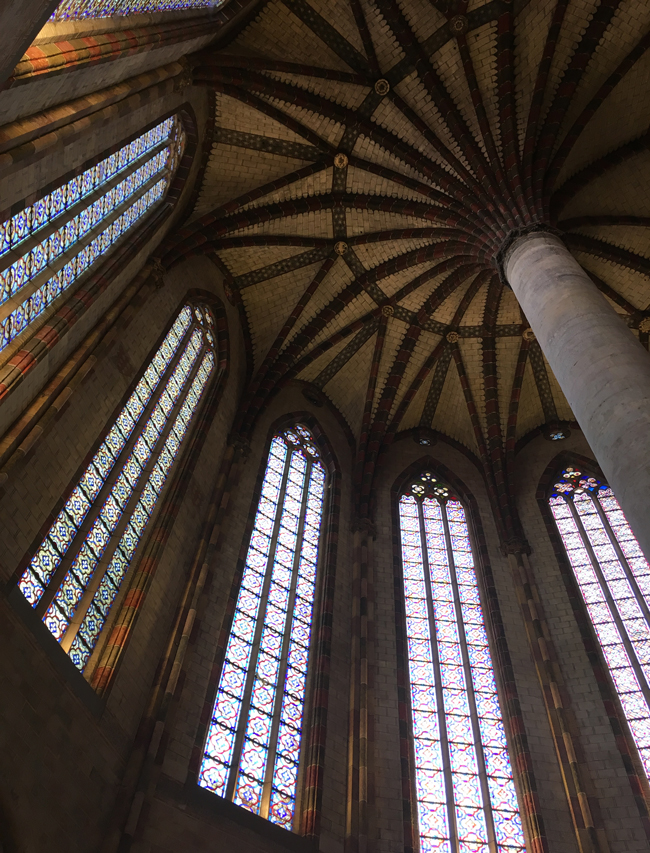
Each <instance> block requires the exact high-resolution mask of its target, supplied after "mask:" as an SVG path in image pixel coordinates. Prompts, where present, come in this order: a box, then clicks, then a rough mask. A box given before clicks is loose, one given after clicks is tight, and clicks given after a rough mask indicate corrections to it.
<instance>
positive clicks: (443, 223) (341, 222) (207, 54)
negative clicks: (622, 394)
mask: <svg viewBox="0 0 650 853" xmlns="http://www.w3.org/2000/svg"><path fill="white" fill-rule="evenodd" d="M556 8H559V9H561V8H562V6H558V2H557V0H516V2H514V3H513V4H512V6H511V7H510V6H509V4H507V3H505V2H502V0H489V2H488V0H471V2H469V3H467V4H462V3H461V4H456V3H445V2H435V3H430V2H429V0H408V2H407V0H334V2H326V0H283V2H280V0H269V2H268V3H267V4H266V5H265V6H264V9H263V11H262V12H261V13H260V14H258V16H257V18H256V19H255V20H254V21H253V22H252V23H250V24H249V25H248V26H247V27H245V29H244V30H243V31H242V32H241V33H240V34H239V35H238V36H237V37H236V38H235V39H234V41H233V42H231V43H230V45H229V46H228V48H227V49H226V50H222V51H219V50H218V49H217V48H214V49H212V48H210V49H208V50H206V51H204V52H202V53H200V54H196V55H195V56H196V60H195V64H194V65H193V66H192V73H193V74H194V75H195V83H196V85H202V86H207V87H211V89H212V90H213V91H215V92H216V93H217V94H216V99H217V100H216V121H215V127H214V132H213V137H212V144H213V148H212V151H211V156H210V158H209V162H208V165H207V168H206V172H205V176H204V178H203V185H202V188H201V192H200V195H199V200H198V203H197V206H196V211H195V215H194V217H193V218H192V220H191V221H190V222H189V225H187V226H186V227H185V228H184V229H183V230H182V232H181V236H180V237H179V238H178V241H177V243H175V244H174V245H173V246H172V247H171V248H170V249H169V250H168V255H169V257H170V258H171V259H172V262H175V261H176V260H178V259H179V258H180V257H182V256H186V255H192V254H195V253H196V254H201V253H216V254H217V255H218V257H219V258H220V259H221V262H222V264H223V265H224V266H225V269H226V271H229V272H230V274H231V277H232V280H231V281H229V282H228V286H229V288H231V290H232V291H233V294H232V301H233V302H234V301H236V299H237V298H238V297H237V293H239V298H241V300H242V302H243V305H244V307H245V310H246V313H247V317H248V322H249V326H250V335H251V341H252V345H253V349H254V354H255V358H256V370H257V369H258V367H259V364H260V362H261V361H262V360H263V359H264V357H265V356H266V355H267V352H268V354H269V360H268V369H269V370H270V371H272V374H273V375H274V376H276V377H280V379H279V380H278V381H280V382H282V381H285V379H283V378H282V377H285V378H286V379H290V378H291V377H292V376H299V377H300V378H301V379H304V380H305V381H309V382H312V383H314V384H315V385H316V387H319V388H324V390H325V393H326V394H327V395H328V397H329V398H330V400H331V402H332V404H333V405H334V406H335V407H337V408H338V409H339V411H340V412H341V414H342V415H343V417H345V419H346V420H347V421H348V423H349V424H350V427H351V429H352V431H353V434H354V435H355V437H356V439H357V440H360V439H361V417H362V412H363V405H364V400H365V397H366V393H367V388H368V381H369V376H370V375H371V367H372V359H373V354H374V353H375V341H376V340H378V342H379V343H380V344H381V343H382V340H383V345H382V349H381V358H380V361H379V363H378V365H375V367H377V366H378V373H377V382H376V387H375V389H374V393H373V398H372V411H373V415H372V418H373V419H374V420H373V423H372V424H371V434H372V446H373V447H374V448H377V447H378V446H382V443H383V442H387V441H389V440H390V436H391V435H392V434H393V429H395V430H397V431H399V430H403V429H408V428H411V427H415V426H417V425H418V424H419V423H420V420H421V419H423V422H426V421H428V422H429V423H432V424H433V426H434V428H435V429H438V430H440V431H441V432H443V433H445V434H446V435H448V436H450V437H451V438H454V439H455V440H457V441H459V442H461V443H463V444H464V445H466V446H467V447H468V448H470V449H471V450H472V451H473V452H474V453H476V454H477V456H480V458H481V460H482V462H481V464H482V465H484V467H485V468H486V471H485V474H486V478H487V479H488V481H490V478H492V482H496V478H497V477H498V476H500V475H499V470H501V471H503V469H504V467H505V458H506V456H505V454H506V446H505V441H506V428H507V426H508V415H509V410H510V400H511V397H512V391H513V382H514V381H515V377H517V379H516V382H517V387H518V383H519V379H520V378H521V379H522V385H521V396H520V402H519V406H518V409H517V407H516V406H515V407H514V409H513V413H514V410H515V409H516V410H517V416H516V425H515V426H514V427H512V426H511V428H514V429H515V433H516V437H517V438H521V437H522V436H524V435H525V434H527V433H528V432H530V430H531V429H534V428H536V427H538V426H541V425H542V424H544V423H547V424H553V423H555V422H557V420H558V419H559V420H568V421H570V420H572V419H573V417H572V415H571V412H570V411H569V409H568V406H567V404H566V400H565V399H564V397H563V396H562V394H561V392H560V390H559V388H558V387H557V383H556V381H555V379H554V378H553V376H552V374H551V373H550V370H549V367H548V365H547V364H546V363H545V361H544V358H543V356H542V354H541V350H540V348H539V345H538V344H537V342H536V341H535V340H531V341H526V344H525V346H524V349H523V350H522V331H523V330H522V323H523V322H524V321H523V319H522V317H521V311H520V309H519V306H518V304H517V301H516V299H515V297H514V294H513V293H512V291H511V290H510V289H509V288H507V287H504V286H503V285H502V284H501V278H500V275H501V273H502V271H501V270H500V269H499V257H500V256H499V252H500V251H501V250H503V249H504V245H505V241H507V240H509V239H512V238H513V237H514V236H515V234H517V233H518V229H521V228H523V229H524V230H528V229H538V228H549V229H552V230H553V231H554V232H555V233H558V232H559V233H560V234H561V235H562V236H563V238H564V240H565V242H566V245H567V247H568V249H569V250H570V251H571V252H573V253H574V255H575V257H576V258H577V260H578V261H579V262H580V263H582V264H583V266H584V267H585V269H587V270H588V271H589V272H590V273H591V275H592V277H593V280H594V282H595V283H596V286H598V287H599V288H600V289H601V291H602V292H603V293H604V295H605V298H606V299H607V300H608V301H609V302H610V304H611V305H612V306H613V307H614V310H615V311H617V313H618V314H619V315H621V317H622V319H623V321H624V322H625V323H627V324H628V326H629V327H630V328H631V330H632V333H634V334H636V333H637V331H636V330H637V327H638V324H639V322H640V321H641V320H642V319H644V317H645V316H646V315H647V316H650V249H648V230H649V228H650V136H646V135H645V134H647V132H648V115H650V111H649V109H648V108H649V107H650V6H649V5H648V3H647V0H620V2H618V3H617V2H615V0H611V2H610V0H567V3H566V11H565V13H564V16H563V17H562V16H561V15H560V16H558V17H557V19H556V24H557V27H556V29H557V33H556V36H557V37H554V38H549V33H550V23H551V20H552V18H553V12H554V10H555V9H556ZM510 9H511V12H512V14H510V11H509V10H510ZM459 14H460V17H456V20H455V21H454V22H453V26H452V23H451V18H452V17H453V16H458V15H459ZM363 18H365V21H366V25H364V24H363V22H362V19H363ZM497 27H498V36H497ZM545 55H546V56H547V57H548V67H546V66H545V65H544V64H543V63H542V58H543V56H545ZM383 80H386V81H387V82H388V86H386V85H385V84H384V83H383ZM533 95H535V96H534V97H533ZM341 155H345V156H341ZM226 203H227V204H226ZM387 302H388V304H387ZM391 311H392V313H391ZM285 325H286V330H285V332H283V336H284V337H283V340H281V341H278V344H277V347H275V348H272V349H271V350H270V351H269V347H272V344H273V341H274V339H275V338H276V336H277V334H278V331H279V330H280V329H282V328H284V327H285ZM452 325H453V326H455V327H457V331H456V329H455V328H452V329H450V326H452ZM384 328H385V338H382V331H380V332H379V338H377V334H378V330H383V329H384ZM457 334H458V335H459V340H458V341H456V339H455V338H456V335H457ZM644 339H645V336H643V337H642V338H641V340H642V342H643V341H644ZM440 342H442V346H440V349H438V345H439V344H440ZM520 355H521V360H520ZM524 356H525V357H526V367H525V370H524V371H523V376H520V375H519V374H517V373H516V371H517V366H518V365H519V366H520V368H521V370H523V366H524ZM311 359H313V361H312V360H311ZM424 365H426V366H427V371H428V372H427V374H426V377H425V378H424V379H423V378H422V376H421V375H420V373H419V371H420V370H421V369H422V368H423V366H424ZM264 369H265V370H266V366H265V368H264ZM459 370H460V373H461V375H462V383H461V381H460V379H459ZM434 376H435V382H434ZM493 377H496V394H497V399H498V408H499V416H500V426H501V433H502V435H501V443H499V435H498V430H497V431H494V430H492V431H491V432H490V433H489V434H488V431H487V416H486V399H487V400H488V401H492V400H494V393H495V389H494V385H493ZM263 379H264V376H263V375H261V376H256V377H254V378H253V383H255V382H257V383H258V384H257V385H255V388H256V389H257V390H256V391H255V392H254V393H252V394H249V395H247V396H246V400H247V402H246V403H245V404H243V406H244V409H243V411H242V413H241V415H240V421H241V429H242V430H243V431H244V432H246V430H252V428H253V425H254V423H255V422H256V418H257V416H258V415H259V412H260V411H261V410H262V409H263V407H264V406H265V405H266V404H267V402H268V399H270V397H269V394H270V391H269V390H266V389H270V388H271V383H265V382H264V381H263ZM416 379H417V381H416ZM258 380H259V381H258ZM414 382H415V384H414ZM387 383H388V384H387ZM418 383H421V384H418ZM405 395H406V396H405ZM516 396H517V395H515V398H516ZM468 398H469V399H468ZM249 401H252V402H249ZM468 402H469V409H468ZM407 403H408V405H406V404H407ZM402 404H403V405H402ZM474 407H475V409H474ZM378 412H379V413H380V415H381V417H378V418H377V417H376V416H377V413H378ZM470 412H471V415H470ZM387 413H390V416H391V418H394V419H395V420H394V422H393V424H392V426H391V425H390V424H389V422H388V420H387V419H386V415H387ZM472 417H473V418H474V422H472ZM475 430H477V432H475ZM360 452H361V453H362V455H363V446H362V447H361V450H360ZM371 455H372V454H370V456H369V457H368V459H367V460H365V461H364V462H363V464H364V465H365V464H368V465H370V466H372V465H373V464H374V463H373V462H372V460H371V458H370V457H371ZM492 469H493V470H492ZM366 473H367V472H366ZM364 478H365V479H364V482H366V481H367V482H372V475H369V479H368V477H366V474H364Z"/></svg>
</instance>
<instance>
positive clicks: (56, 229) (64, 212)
mask: <svg viewBox="0 0 650 853" xmlns="http://www.w3.org/2000/svg"><path fill="white" fill-rule="evenodd" d="M184 145H185V133H184V131H183V127H182V124H181V122H180V120H179V119H178V118H177V117H176V116H174V117H172V118H168V119H165V121H162V122H160V124H158V125H157V126H156V127H153V128H151V130H148V131H147V132H146V133H143V134H142V135H141V136H139V137H138V138H137V139H134V140H133V141H132V142H129V143H128V144H127V145H124V146H123V147H122V148H120V150H119V151H116V152H115V153H114V154H111V155H110V156H108V157H106V158H104V159H103V160H101V161H100V162H99V163H97V165H95V166H91V167H90V168H89V169H86V170H85V171H83V172H82V173H81V174H79V175H77V176H76V177H74V178H72V180H70V181H68V182H67V183H64V184H61V185H60V186H58V187H57V188H56V189H54V190H52V192H50V193H48V194H47V195H45V196H43V198H41V199H39V201H36V202H34V204H32V205H29V206H28V207H25V208H23V209H22V210H20V211H19V212H18V213H16V214H15V215H14V216H12V217H11V218H9V219H6V220H5V221H4V222H1V223H0V351H1V350H3V349H4V348H5V347H7V346H8V345H9V344H10V343H11V342H12V341H13V340H14V339H15V338H16V337H17V336H18V335H19V334H20V333H21V332H22V331H24V330H25V329H26V328H27V327H28V326H29V325H30V323H33V322H34V321H35V320H36V319H37V317H39V316H40V315H41V314H42V313H43V311H45V309H46V308H47V307H48V306H49V305H51V304H52V302H54V300H55V299H56V298H57V297H58V296H60V295H61V294H62V293H63V292H64V291H66V290H67V289H68V288H69V287H70V286H71V285H73V284H74V283H75V282H77V281H78V280H79V277H80V276H81V275H83V273H85V272H86V271H87V270H89V269H90V268H91V267H92V266H93V265H94V264H95V263H96V262H97V261H98V260H99V259H100V258H101V257H102V256H103V255H105V254H106V252H108V251H109V249H111V248H112V247H113V246H114V245H115V244H116V242H117V241H118V240H122V239H123V238H124V237H125V235H126V234H127V232H129V231H130V230H132V228H133V226H134V225H135V224H136V223H137V222H139V221H140V220H141V219H142V217H144V216H145V215H146V214H147V213H148V212H149V211H151V210H152V209H153V208H154V207H155V206H157V205H158V204H160V202H161V200H162V199H163V197H164V196H165V194H166V192H167V189H168V188H169V185H170V182H171V178H172V176H173V174H174V172H175V170H176V167H177V165H178V162H179V160H180V158H181V156H182V154H183V148H184Z"/></svg>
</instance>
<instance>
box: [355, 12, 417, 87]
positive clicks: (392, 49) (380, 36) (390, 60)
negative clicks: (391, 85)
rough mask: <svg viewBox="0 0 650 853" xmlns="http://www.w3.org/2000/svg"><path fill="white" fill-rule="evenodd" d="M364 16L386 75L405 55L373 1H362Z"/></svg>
mask: <svg viewBox="0 0 650 853" xmlns="http://www.w3.org/2000/svg"><path fill="white" fill-rule="evenodd" d="M361 7H362V9H363V14H364V17H365V19H366V22H367V24H368V30H369V31H370V37H371V39H372V43H373V47H374V50H375V54H376V56H377V62H378V64H379V67H380V69H381V70H382V71H383V72H384V74H385V73H387V72H388V71H390V69H391V68H393V67H394V66H395V65H397V63H398V62H401V61H402V60H403V59H404V58H405V55H406V54H405V53H404V51H403V50H402V48H401V47H400V46H399V43H398V41H397V39H396V38H395V35H394V33H393V32H392V30H391V28H390V26H389V24H388V22H387V20H386V18H385V17H384V15H382V13H381V12H380V10H379V8H378V6H377V4H376V3H373V2H372V0H361Z"/></svg>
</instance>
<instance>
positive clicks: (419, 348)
mask: <svg viewBox="0 0 650 853" xmlns="http://www.w3.org/2000/svg"><path fill="white" fill-rule="evenodd" d="M439 341H440V335H434V334H432V333H431V332H422V333H421V334H420V337H419V338H418V340H417V341H416V343H415V346H414V347H413V352H412V353H411V357H410V359H409V361H408V363H407V365H406V369H405V370H404V373H403V375H402V379H401V382H400V385H399V389H398V391H397V394H396V395H395V402H394V403H393V406H392V408H391V418H393V417H394V416H395V413H396V411H397V409H398V408H399V407H400V405H401V403H402V401H403V400H404V398H405V395H406V394H407V393H408V392H409V389H410V387H411V383H412V382H413V381H414V380H415V379H416V377H417V375H418V373H419V372H420V370H421V369H422V367H423V366H424V364H425V362H426V360H427V358H428V357H429V355H430V354H431V351H432V350H433V349H434V348H435V347H436V345H437V344H438V342H439ZM423 408H424V400H422V398H420V402H419V408H418V404H417V403H416V401H415V400H412V401H411V402H410V403H409V405H408V408H407V410H406V411H407V413H408V412H411V416H413V417H416V418H417V419H418V420H419V419H420V416H421V414H422V409H423ZM411 410H412V411H411ZM401 427H402V429H406V426H405V425H404V423H403V422H402V423H401Z"/></svg>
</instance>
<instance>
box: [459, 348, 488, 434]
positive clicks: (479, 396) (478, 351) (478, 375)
mask: <svg viewBox="0 0 650 853" xmlns="http://www.w3.org/2000/svg"><path fill="white" fill-rule="evenodd" d="M458 348H459V349H460V352H461V356H462V358H463V367H464V368H465V372H466V374H467V379H468V382H469V388H470V391H471V393H472V399H473V401H474V405H475V406H476V411H477V414H478V418H479V423H480V426H481V430H482V432H483V436H484V437H485V436H486V435H487V422H486V419H485V387H484V385H483V342H482V341H481V340H480V339H479V338H461V339H460V340H459V341H458Z"/></svg>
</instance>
